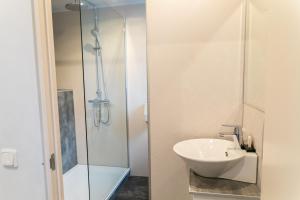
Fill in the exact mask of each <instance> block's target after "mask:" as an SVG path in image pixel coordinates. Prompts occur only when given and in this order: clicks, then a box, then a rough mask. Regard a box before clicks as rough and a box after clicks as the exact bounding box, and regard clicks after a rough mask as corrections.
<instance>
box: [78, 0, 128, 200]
mask: <svg viewBox="0 0 300 200" xmlns="http://www.w3.org/2000/svg"><path fill="white" fill-rule="evenodd" d="M104 2H105V1H101V0H98V1H97V0H94V1H81V6H80V7H81V10H80V18H81V39H82V62H83V63H82V64H83V74H84V96H85V115H86V116H85V118H86V139H87V154H88V155H87V157H88V160H87V164H88V177H89V196H90V200H106V199H111V198H113V194H114V192H115V190H116V189H117V188H118V186H119V185H120V184H121V182H122V181H123V179H124V178H125V177H126V176H127V175H128V174H129V167H128V146H127V143H128V141H127V103H126V65H125V63H126V62H125V20H124V18H123V17H122V16H121V15H119V14H118V12H116V11H115V10H114V9H113V8H112V7H110V6H109V5H107V4H106V3H104Z"/></svg>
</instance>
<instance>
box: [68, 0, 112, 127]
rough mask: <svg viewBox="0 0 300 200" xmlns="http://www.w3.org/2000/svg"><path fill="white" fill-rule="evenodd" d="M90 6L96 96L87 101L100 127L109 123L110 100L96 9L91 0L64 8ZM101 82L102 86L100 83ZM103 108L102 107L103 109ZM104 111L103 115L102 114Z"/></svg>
mask: <svg viewBox="0 0 300 200" xmlns="http://www.w3.org/2000/svg"><path fill="white" fill-rule="evenodd" d="M88 6H90V7H91V9H92V10H93V13H94V28H93V29H92V30H91V35H92V36H93V37H94V38H95V44H94V46H93V51H94V52H95V65H96V86H97V89H96V97H95V98H94V99H92V100H89V101H88V102H89V103H91V104H92V106H93V119H94V126H96V127H100V125H101V124H103V125H110V121H111V120H110V118H111V117H110V115H111V114H110V104H111V102H110V100H109V99H108V92H107V87H106V81H105V75H104V66H103V59H102V46H101V41H100V39H101V37H100V30H99V27H98V24H99V18H98V15H97V11H96V9H97V8H96V6H95V5H94V4H92V3H91V2H89V1H87V0H84V1H80V0H75V1H74V3H68V4H66V6H65V7H66V9H68V10H71V11H79V10H80V9H82V8H83V7H88ZM100 82H102V87H101V83H100ZM103 108H104V109H103ZM103 111H104V115H106V116H104V115H103Z"/></svg>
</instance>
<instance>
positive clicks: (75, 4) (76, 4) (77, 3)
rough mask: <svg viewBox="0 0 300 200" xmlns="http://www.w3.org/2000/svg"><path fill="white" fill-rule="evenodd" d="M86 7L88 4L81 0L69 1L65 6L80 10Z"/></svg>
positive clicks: (68, 8)
mask: <svg viewBox="0 0 300 200" xmlns="http://www.w3.org/2000/svg"><path fill="white" fill-rule="evenodd" d="M84 7H87V5H86V4H84V3H83V2H80V1H79V0H78V1H76V0H75V1H74V2H73V3H67V4H66V5H65V8H66V9H67V10H70V11H80V8H84Z"/></svg>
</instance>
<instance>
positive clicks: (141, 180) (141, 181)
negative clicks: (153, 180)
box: [111, 176, 149, 200]
mask: <svg viewBox="0 0 300 200" xmlns="http://www.w3.org/2000/svg"><path fill="white" fill-rule="evenodd" d="M148 199H149V183H148V178H147V177H140V176H130V177H128V178H127V180H125V181H124V183H123V184H122V185H121V186H120V188H119V189H118V191H117V192H116V194H115V195H114V197H113V198H112V199H111V200H148Z"/></svg>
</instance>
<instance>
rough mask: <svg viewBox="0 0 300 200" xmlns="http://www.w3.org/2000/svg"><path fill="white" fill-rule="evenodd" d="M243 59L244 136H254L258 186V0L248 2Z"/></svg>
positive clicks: (262, 75)
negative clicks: (244, 55)
mask: <svg viewBox="0 0 300 200" xmlns="http://www.w3.org/2000/svg"><path fill="white" fill-rule="evenodd" d="M247 7H248V11H247V38H246V39H247V43H246V62H245V64H246V65H245V99H244V103H245V104H244V116H243V117H244V120H243V128H244V138H245V139H246V138H247V137H248V136H249V135H251V136H252V138H253V145H254V147H255V148H256V153H257V155H258V158H259V160H258V176H257V184H258V186H259V187H261V177H262V160H263V135H264V120H265V85H266V84H265V82H266V59H265V58H266V55H267V49H266V45H265V41H266V40H267V38H268V21H267V15H266V14H267V10H266V8H265V7H264V6H263V5H262V1H260V0H251V1H248V6H247Z"/></svg>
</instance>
